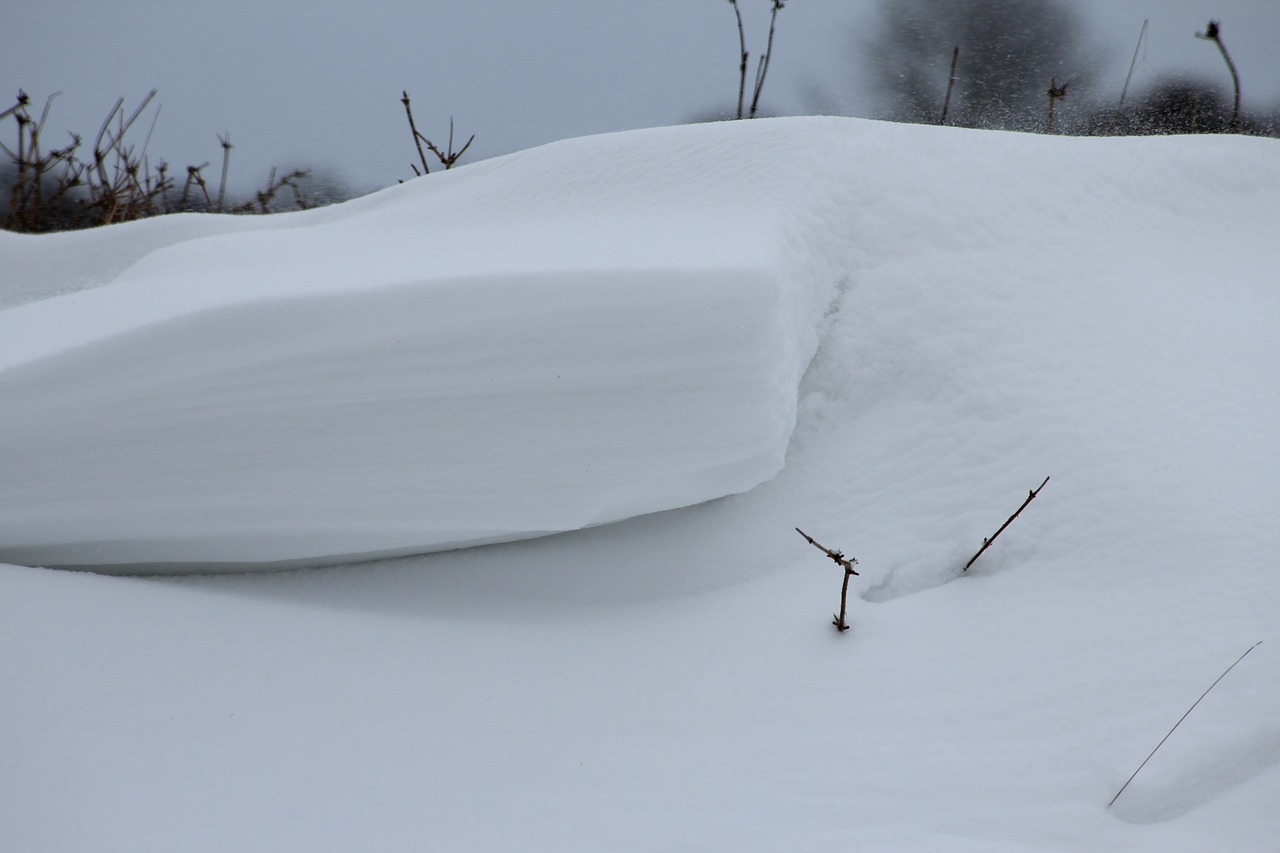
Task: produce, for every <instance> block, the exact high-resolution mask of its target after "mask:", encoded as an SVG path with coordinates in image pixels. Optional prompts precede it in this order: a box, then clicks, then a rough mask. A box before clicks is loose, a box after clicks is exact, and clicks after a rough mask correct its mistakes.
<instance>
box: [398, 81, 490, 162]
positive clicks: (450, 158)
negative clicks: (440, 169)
mask: <svg viewBox="0 0 1280 853" xmlns="http://www.w3.org/2000/svg"><path fill="white" fill-rule="evenodd" d="M400 94H401V95H402V97H401V98H400V103H402V104H404V112H405V115H406V116H408V118H409V132H410V133H411V134H413V144H414V146H415V147H417V149H418V160H419V161H420V162H421V163H422V170H421V171H419V170H418V166H417V164H416V163H410V164H409V168H411V169H413V174H414V175H415V176H416V177H419V178H420V177H422V176H423V175H427V174H430V173H431V168H430V167H429V166H428V165H427V155H426V152H425V151H423V150H422V146H423V145H426V146H427V150H428V151H430V152H431V153H432V154H434V155H435V157H436V159H437V160H439V161H440V165H441V166H444V168H445V169H452V168H453V166H454V164H455V163H457V162H458V160H459V158H461V157H462V155H463V154H466V153H467V149H468V148H470V147H471V143H473V142H475V141H476V135H475V134H474V133H473V134H471V137H470V138H469V139H468V140H467V144H466V145H464V146H462V148H461V150H459V151H454V150H453V116H450V117H449V144H448V147H447V148H446V149H445V150H444V151H441V150H440V149H439V148H438V147H436V146H435V145H434V144H432V142H431V140H430V139H427V138H426V137H425V136H423V135H422V134H421V133H419V132H418V125H417V123H416V122H414V120H413V108H412V107H411V106H410V105H409V93H408V92H407V91H403V90H402V91H401V93H400Z"/></svg>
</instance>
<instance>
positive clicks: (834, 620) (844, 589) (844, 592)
mask: <svg viewBox="0 0 1280 853" xmlns="http://www.w3.org/2000/svg"><path fill="white" fill-rule="evenodd" d="M796 533H799V534H800V535H801V536H803V537H804V538H805V539H806V540H807V541H808V542H809V544H810V545H812V546H813V547H815V548H817V549H818V550H819V551H821V552H822V553H824V554H826V555H827V557H829V558H830V559H831V560H832V561H833V562H835V564H836V565H838V566H839V567H840V568H842V569H844V583H843V584H841V586H840V613H839V614H838V615H837V614H832V616H831V624H832V625H835V626H836V630H837V631H848V630H849V625H848V623H846V622H845V621H844V616H845V611H846V602H847V601H848V598H849V578H850V576H852V575H856V574H857V573H858V572H857V571H855V570H854V568H853V567H854V565H856V564H857V562H858V560H857V558H855V557H846V556H845V555H844V552H843V551H833V550H831V549H830V548H827V547H825V546H823V545H821V544H819V543H818V542H817V541H816V540H815V539H814V538H813V537H812V536H810V535H809V534H808V533H805V532H804V531H803V530H801V529H800V528H799V527H797V528H796Z"/></svg>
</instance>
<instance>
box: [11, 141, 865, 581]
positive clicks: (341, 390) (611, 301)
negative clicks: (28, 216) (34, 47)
mask: <svg viewBox="0 0 1280 853" xmlns="http://www.w3.org/2000/svg"><path fill="white" fill-rule="evenodd" d="M759 127H760V131H761V132H756V133H750V134H737V133H731V132H729V129H728V128H721V129H717V131H716V132H713V133H703V134H700V135H698V136H697V137H689V135H688V133H687V132H684V131H678V130H659V131H650V132H647V133H639V134H629V135H622V136H614V137H606V138H603V139H598V140H592V141H589V142H583V141H576V142H568V143H563V144H560V145H553V146H548V147H546V148H543V149H539V150H536V151H532V152H527V153H524V154H519V155H514V156H510V157H506V158H503V159H501V160H497V161H493V162H489V163H484V164H481V165H479V166H473V167H471V168H468V169H461V170H458V171H456V172H450V173H445V174H440V175H433V176H431V177H429V178H427V179H423V180H418V181H414V182H411V183H410V184H408V185H405V186H401V187H397V188H393V189H389V190H386V191H383V192H381V193H378V194H376V195H374V196H371V197H368V198H364V199H361V200H358V201H355V202H351V203H349V204H346V205H343V206H340V207H336V208H331V209H327V210H323V211H316V212H309V213H304V214H295V215H290V216H278V217H270V218H262V219H255V218H244V217H240V218H235V217H190V216H187V217H172V218H165V219H158V220H150V221H146V222H141V223H135V224H132V225H129V226H127V227H121V228H108V229H102V230H99V231H95V232H89V233H87V234H86V233H81V234H67V235H55V236H42V237H18V236H15V235H4V240H3V242H0V248H3V250H4V252H5V255H6V258H11V259H13V260H12V265H13V267H14V268H15V269H16V270H17V273H18V274H17V276H15V277H13V278H10V279H9V280H7V282H6V288H8V289H11V290H12V295H11V296H10V297H9V302H10V303H11V305H12V304H13V303H18V302H25V304H18V305H16V307H10V308H9V309H8V310H6V311H3V312H0V340H2V341H4V346H3V351H2V352H0V399H3V400H4V401H5V406H4V409H3V414H2V415H0V446H3V448H4V453H3V455H2V456H0V558H3V559H6V560H9V561H12V562H23V563H28V564H45V565H79V566H100V567H109V566H112V565H116V566H120V567H121V568H122V569H123V570H126V571H137V570H146V569H147V568H148V567H150V568H165V567H168V568H174V567H177V565H178V564H195V565H200V566H202V567H205V568H207V567H209V566H210V565H216V564H227V567H229V568H232V569H238V570H242V569H244V568H248V567H249V566H247V565H246V564H251V563H252V564H277V565H278V564H288V563H297V562H300V561H310V562H326V561H327V562H334V561H336V560H339V559H353V558H358V557H368V556H374V555H393V554H405V553H414V552H424V551H431V550H437V549H442V548H450V547H456V546H460V545H469V544H476V543H484V542H494V541H501V540H510V539H518V538H523V537H529V536H537V535H542V534H546V533H550V532H555V531H563V530H572V529H577V528H581V527H586V526H590V525H596V524H601V523H604V522H610V521H616V520H618V519H622V518H628V517H631V516H634V515H638V514H643V513H649V512H654V511H657V510H664V509H671V508H674V507H680V506H687V505H690V504H694V503H699V502H702V501H706V500H709V499H712V498H718V497H722V496H724V495H728V494H733V493H736V492H741V491H745V490H747V489H750V488H752V487H753V486H755V485H757V484H759V483H761V482H763V481H765V480H768V479H769V478H770V477H772V476H773V475H774V474H776V473H777V471H778V470H779V468H780V467H781V465H782V460H783V455H784V453H785V450H786V446H787V441H788V439H789V437H790V435H791V430H792V427H793V425H794V422H795V408H796V388H797V383H798V381H799V379H800V376H801V374H802V372H803V370H804V368H805V366H806V364H807V363H808V361H809V359H810V358H811V356H812V355H813V352H814V350H815V347H816V345H817V335H816V329H817V325H818V318H819V316H820V314H821V312H822V310H823V308H824V307H825V306H826V305H827V304H828V303H830V301H831V299H832V298H833V296H834V292H835V291H834V287H833V273H832V272H831V270H832V269H833V268H834V265H833V264H832V263H831V259H830V258H827V257H825V256H824V251H825V250H827V249H829V248H830V247H832V246H833V245H834V241H832V240H831V239H830V238H829V236H825V235H823V232H824V231H829V230H830V225H835V224H837V223H829V224H828V226H827V227H826V228H822V227H819V228H817V229H816V231H817V233H818V234H819V235H823V236H824V239H819V240H815V239H814V236H815V235H814V232H815V228H814V224H815V223H817V224H819V225H821V223H822V216H823V206H824V203H827V193H825V192H824V190H823V188H824V186H828V185H831V184H832V181H833V178H834V177H835V175H834V174H833V173H831V172H830V171H829V169H825V168H814V164H812V163H808V162H800V161H795V162H790V163H788V162H787V157H786V156H785V146H786V145H788V144H790V140H791V135H792V134H793V133H794V130H789V129H788V128H787V127H786V126H784V125H773V126H770V125H765V124H761V125H760V126H759ZM824 137H825V138H826V140H827V141H826V143H825V144H822V145H819V146H818V147H817V148H815V153H818V154H819V155H821V160H822V161H831V160H832V159H833V158H834V157H835V155H836V154H837V151H838V149H839V148H840V144H833V143H839V135H838V134H832V133H831V132H830V130H827V131H826V132H825V133H824ZM762 147H763V148H764V149H765V150H766V151H767V150H770V149H774V150H775V156H774V157H764V158H762V157H759V156H758V154H752V153H751V152H752V151H753V149H755V150H759V149H760V148H762ZM673 148H679V149H680V150H681V156H680V157H678V158H675V159H670V158H666V157H661V156H660V153H661V152H663V151H667V150H671V149H673ZM837 185H838V184H837ZM802 223H803V225H804V227H801V225H802ZM99 262H100V263H101V267H102V268H101V269H95V268H94V265H95V263H99ZM824 264H825V266H824ZM40 297H43V298H40Z"/></svg>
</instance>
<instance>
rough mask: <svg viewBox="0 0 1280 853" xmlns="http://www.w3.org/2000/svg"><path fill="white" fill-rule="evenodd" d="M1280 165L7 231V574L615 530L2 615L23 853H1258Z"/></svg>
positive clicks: (1272, 601)
mask: <svg viewBox="0 0 1280 853" xmlns="http://www.w3.org/2000/svg"><path fill="white" fill-rule="evenodd" d="M1278 146H1280V143H1278V142H1276V141H1275V140H1264V139H1250V138H1244V137H1216V138H1215V137H1207V136H1200V137H1183V138H1151V139H1078V138H1075V139H1073V138H1061V137H1048V136H1039V135H1027V134H1007V133H991V132H980V131H972V130H964V129H960V128H939V127H921V126H907V125H893V124H884V123H875V122H864V121H857V120H838V119H794V120H791V119H788V120H764V121H754V122H737V123H733V124H730V125H701V126H697V127H687V128H675V129H669V130H659V131H645V132H639V133H634V134H623V135H618V136H607V137H599V138H595V139H586V140H579V141H574V142H568V143H563V144H560V145H555V146H550V147H548V148H544V149H540V150H537V151H532V152H528V153H526V154H521V155H518V156H513V157H509V158H505V159H502V160H497V161H492V162H488V163H482V164H479V165H476V166H469V167H466V168H464V169H461V170H458V171H454V172H449V173H446V174H444V175H438V176H437V175H433V176H431V177H430V178H429V179H427V180H423V181H416V182H413V183H411V184H408V185H406V186H403V187H399V188H396V189H392V190H388V191H386V192H384V193H380V194H378V195H375V196H372V197H369V198H366V199H362V200H359V201H356V202H352V203H350V204H347V205H343V206H340V207H335V208H328V209H324V210H318V211H311V212H307V213H305V214H299V215H290V216H280V217H271V218H268V219H247V218H246V219H222V218H217V219H200V218H198V217H193V218H190V219H177V220H160V221H154V222H143V223H136V224H135V225H131V226H128V227H122V228H119V229H116V228H109V229H103V230H100V231H95V232H88V233H86V234H84V235H63V236H61V237H56V238H48V239H47V240H46V239H45V238H40V239H31V240H29V239H26V238H21V239H19V238H14V237H13V236H12V235H4V234H0V256H2V258H0V259H2V260H3V262H4V263H3V265H0V270H3V271H4V272H5V273H8V272H9V271H11V270H14V269H17V270H20V271H23V272H22V279H21V281H20V282H19V284H20V286H21V290H22V292H23V294H24V295H23V296H21V298H18V297H15V298H14V299H13V300H11V301H10V302H9V304H10V305H16V304H17V302H24V303H25V304H23V305H20V306H18V307H11V308H10V309H8V310H6V311H4V312H0V363H3V365H4V366H3V368H2V369H0V533H2V534H3V543H4V549H3V551H0V560H5V559H9V560H16V559H22V560H24V561H26V562H51V561H52V560H51V558H52V557H54V556H58V557H59V558H60V559H63V560H65V561H70V562H73V563H77V564H86V563H91V562H92V561H93V560H98V561H99V563H100V564H101V563H103V562H105V563H106V564H108V565H111V564H113V563H114V564H115V565H117V566H118V567H119V566H120V565H121V563H122V561H123V563H124V567H125V568H127V569H129V570H135V571H136V570H140V569H144V568H147V567H148V566H149V567H150V568H152V569H155V568H157V566H161V565H164V564H166V563H169V564H172V563H174V562H175V561H176V559H178V558H181V559H192V560H200V561H206V562H223V563H224V564H225V563H227V562H234V561H236V560H242V559H256V560H269V559H300V560H308V561H309V560H316V561H319V560H323V559H333V557H334V555H337V554H339V553H341V552H344V551H355V552H360V553H369V552H371V551H376V550H378V549H399V548H412V549H416V548H419V547H441V546H443V545H447V544H448V543H449V542H450V541H454V542H458V541H474V540H481V539H486V538H497V537H503V538H505V537H509V536H518V535H530V534H532V533H536V532H539V531H541V530H553V529H558V528H567V527H575V526H582V525H588V524H597V525H598V526H595V527H592V528H591V529H586V530H580V531H574V532H569V533H565V534H563V535H557V536H544V537H541V538H539V539H534V540H529V541H523V542H513V543H511V544H505V545H499V546H495V547H484V548H464V549H455V550H449V551H442V552H437V553H428V554H424V555H421V556H411V557H405V558H403V559H398V560H391V561H385V562H379V563H368V562H361V563H359V564H353V565H350V566H337V567H333V568H326V569H322V570H307V571H298V572H270V573H269V572H256V573H251V574H245V575H223V576H217V577H181V578H122V577H103V576H98V575H93V574H86V573H73V572H60V571H42V570H38V569H33V568H23V567H19V566H9V565H0V676H2V677H0V756H3V768H4V772H0V849H3V850H6V851H7V850H10V849H12V850H23V851H25V850H39V851H44V850H59V851H61V850H76V851H78V850H94V851H98V850H105V851H129V853H132V851H134V850H183V851H187V850H192V851H205V850H209V851H219V853H220V852H221V851H224V850H228V849H232V850H241V849H245V850H258V849H281V850H295V849H296V850H307V851H311V850H321V851H325V850H364V849H376V850H420V849H423V848H424V846H425V847H430V848H431V849H442V850H485V851H487V850H506V849H516V850H555V851H561V850H610V851H612V850H637V851H646V853H647V851H652V850H730V849H731V850H735V851H757V850H758V851H775V850H828V849H838V850H875V851H900V850H901V851H905V850H911V851H920V850H927V851H948V853H951V852H952V851H982V853H988V852H989V851H1024V852H1025V853H1044V851H1049V850H1055V851H1058V850H1061V851H1068V850H1070V851H1080V850H1106V851H1134V852H1135V853H1136V851H1193V850H1194V851H1209V850H1212V851H1219V850H1222V851H1254V850H1273V849H1275V847H1276V844H1275V839H1276V838H1280V810H1277V809H1276V808H1275V803H1276V802H1277V801H1280V643H1277V639H1278V638H1276V637H1275V629H1276V624H1277V623H1276V614H1277V612H1280V572H1277V571H1276V570H1275V555H1276V554H1277V553H1278V552H1280V525H1278V524H1277V523H1276V519H1277V518H1280V488H1278V487H1277V483H1280V452H1277V447H1278V446H1280V445H1278V444H1277V436H1280V382H1277V375H1278V374H1277V365H1280V335H1277V329H1280V287H1277V285H1276V282H1277V274H1276V270H1278V269H1280V241H1278V240H1276V239H1275V234H1274V232H1275V227H1276V225H1275V223H1276V222H1277V221H1280V189H1278V188H1280V157H1277V156H1276V155H1277V153H1280V151H1278ZM204 228H207V229H208V230H207V231H204V232H203V233H205V234H207V235H208V236H207V237H206V238H203V239H201V238H200V237H199V233H200V231H201V229H204ZM236 229H239V230H238V231H236ZM233 231H235V232H236V233H232V232H233ZM215 232H217V233H216V234H215ZM85 252H89V254H85ZM99 253H100V254H99ZM99 257H100V258H101V261H102V263H101V265H100V266H99V265H96V264H95V263H94V259H95V258H99ZM39 270H44V271H45V272H44V273H40V272H39ZM11 283H12V282H11V281H10V280H8V279H6V280H5V281H4V282H3V286H4V288H6V289H7V288H8V287H9V285H10V284H11ZM15 292H16V291H15ZM811 353H812V354H813V355H812V357H810V354H811ZM797 401H798V402H797ZM793 420H794V427H793ZM788 435H789V436H790V439H789V441H788V438H787V437H788ZM784 444H785V446H786V455H785V464H784V465H783V467H782V470H781V471H779V472H778V473H777V475H776V476H773V478H772V479H771V480H769V481H768V482H766V483H762V484H761V485H759V486H756V487H755V488H751V489H750V491H749V492H746V493H744V494H740V495H735V496H732V497H729V498H727V499H724V500H716V501H709V502H706V503H702V504H699V505H697V506H690V507H685V508H682V509H678V510H675V511H671V512H658V513H652V514H648V515H644V516H641V517H636V518H632V519H628V520H624V521H620V522H618V523H614V524H598V522H600V521H603V520H605V519H607V518H609V517H621V516H624V515H628V514H633V513H641V512H646V511H647V510H649V509H653V508H656V507H660V506H672V505H675V504H677V503H680V502H682V501H693V500H701V499H703V498H705V497H708V496H713V495H716V494H724V493H726V492H728V491H731V490H738V489H746V488H749V487H750V486H751V484H752V483H754V482H757V481H758V480H760V479H762V478H766V477H769V476H770V474H771V473H772V472H773V471H774V470H776V468H777V466H778V465H779V464H781V463H782V461H783V457H782V452H783V451H782V448H783V446H784ZM1047 475H1052V480H1051V481H1050V482H1049V483H1048V485H1046V486H1045V488H1044V491H1043V492H1042V493H1041V494H1040V496H1039V497H1037V499H1036V500H1035V501H1034V503H1033V504H1031V505H1030V506H1028V507H1027V509H1026V511H1025V512H1023V513H1022V514H1021V515H1020V516H1019V517H1018V519H1017V520H1016V521H1015V522H1013V523H1012V524H1011V525H1010V526H1009V528H1008V530H1006V531H1005V532H1004V533H1002V534H1001V535H1000V537H999V539H998V540H995V541H994V543H993V545H992V546H991V547H990V548H989V549H987V550H986V551H985V552H984V553H983V555H982V557H981V559H980V560H978V561H977V562H976V563H974V564H973V566H972V567H971V568H970V569H969V570H968V571H967V572H965V571H963V570H962V569H963V566H964V565H965V562H966V560H967V559H968V558H969V557H971V556H972V555H973V554H974V552H975V551H977V550H978V548H979V547H980V546H981V544H982V539H983V537H987V536H991V535H992V533H993V532H994V531H995V530H996V529H997V527H998V526H999V525H1000V524H1001V523H1002V522H1003V521H1004V520H1005V519H1006V518H1008V516H1009V514H1010V513H1011V512H1012V511H1013V510H1014V509H1015V508H1016V507H1017V506H1018V505H1019V503H1021V502H1022V501H1023V500H1024V499H1025V498H1026V495H1027V492H1028V490H1029V489H1031V488H1034V487H1035V486H1036V485H1037V484H1038V483H1040V482H1041V481H1042V480H1043V479H1044V477H1045V476H1047ZM797 526H798V527H800V528H801V529H803V530H805V531H806V532H807V533H809V534H811V535H813V536H814V537H815V538H816V539H817V540H819V541H820V542H822V543H823V544H824V545H826V546H828V547H831V548H840V549H842V550H844V551H845V553H846V554H849V555H852V556H855V557H857V559H858V560H859V564H858V570H859V571H860V572H861V574H860V575H858V576H857V577H855V578H853V579H852V580H851V583H850V588H849V595H848V600H847V604H848V614H847V617H848V618H847V621H848V623H849V624H850V625H851V626H852V628H851V630H849V631H847V632H844V633H840V634H837V632H836V631H835V630H834V628H833V627H832V625H831V619H832V615H833V614H834V613H835V612H836V610H837V608H838V607H839V595H840V587H841V580H842V574H843V573H842V572H841V571H840V570H839V569H838V568H836V567H835V566H834V565H833V564H832V563H831V562H830V561H829V560H827V559H826V558H825V557H823V555H821V554H820V553H819V552H817V551H816V550H814V549H813V548H812V546H810V545H809V544H808V543H807V542H805V541H804V540H802V539H801V538H800V537H799V536H798V535H797V534H796V533H795V530H794V528H795V527H797ZM433 541H434V542H436V543H437V544H436V545H434V546H432V545H429V543H431V542H433ZM298 554H303V555H305V556H301V557H297V556H292V555H298ZM126 557H128V558H129V559H128V560H126V559H125V558H126ZM148 560H153V561H154V562H152V563H147V562H145V561H148ZM185 565H186V566H187V567H190V565H191V564H185ZM1259 640H1263V641H1264V643H1263V644H1262V645H1261V646H1258V647H1257V649H1256V651H1254V652H1253V653H1251V654H1250V655H1249V657H1248V658H1247V659H1245V660H1243V661H1241V663H1240V665H1239V666H1238V667H1236V668H1235V669H1234V670H1233V671H1232V672H1231V673H1230V674H1229V675H1227V676H1226V677H1225V678H1223V679H1222V681H1221V683H1220V684H1218V685H1217V686H1216V687H1214V688H1213V690H1212V692H1211V693H1210V694H1208V695H1207V696H1205V698H1204V701H1202V702H1200V703H1199V704H1198V705H1197V707H1196V708H1195V709H1194V711H1193V712H1192V713H1191V714H1190V715H1189V716H1188V717H1187V718H1186V719H1185V721H1184V722H1183V723H1182V724H1180V727H1179V728H1178V730H1177V731H1176V732H1175V733H1174V734H1173V735H1172V736H1171V737H1169V738H1168V740H1167V742H1165V743H1164V745H1163V746H1161V747H1160V749H1159V751H1158V753H1156V754H1155V756H1154V757H1153V758H1152V759H1151V761H1150V762H1149V763H1148V764H1146V765H1145V766H1144V767H1143V769H1142V771H1141V773H1139V774H1138V775H1137V777H1136V778H1134V780H1133V783H1132V784H1131V785H1130V786H1129V787H1128V788H1127V789H1126V790H1125V792H1124V794H1123V795H1122V796H1121V797H1120V798H1119V800H1117V801H1116V802H1115V803H1114V805H1113V806H1111V807H1110V808H1108V807H1107V803H1108V801H1110V800H1111V799H1112V798H1113V797H1114V795H1115V794H1116V792H1117V791H1118V790H1119V789H1120V787H1121V785H1123V784H1125V780H1126V778H1128V777H1129V776H1130V774H1132V773H1133V772H1134V770H1135V769H1136V768H1137V767H1138V766H1139V765H1140V763H1141V762H1142V761H1143V760H1144V758H1146V756H1147V755H1148V754H1149V753H1150V750H1151V749H1152V747H1154V746H1155V745H1156V744H1157V743H1158V742H1159V741H1160V738H1161V737H1162V736H1163V735H1164V734H1165V733H1166V732H1167V731H1169V727H1170V726H1171V725H1172V724H1173V723H1174V722H1175V721H1176V720H1178V718H1179V716H1180V715H1182V714H1183V713H1184V712H1185V711H1186V710H1187V708H1188V706H1189V705H1190V704H1191V702H1192V701H1194V700H1195V699H1196V697H1197V696H1200V695H1201V694H1202V693H1203V691H1204V690H1205V688H1206V687H1209V686H1210V684H1211V683H1213V680H1214V679H1215V678H1216V677H1217V676H1218V675H1220V674H1221V673H1222V672H1223V670H1224V668H1225V667H1226V666H1227V665H1228V664H1230V663H1231V661H1233V660H1235V659H1236V658H1238V656H1239V655H1240V654H1241V652H1243V651H1244V650H1245V649H1246V648H1249V647H1250V646H1252V645H1253V644H1255V643H1257V642H1258V641H1259ZM353 781H354V782H355V784H353ZM299 815H303V816H305V818H304V819H301V820H300V819H299ZM228 816H232V818H233V819H228ZM424 839H426V840H425V841H424Z"/></svg>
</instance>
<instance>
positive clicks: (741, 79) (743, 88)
mask: <svg viewBox="0 0 1280 853" xmlns="http://www.w3.org/2000/svg"><path fill="white" fill-rule="evenodd" d="M729 5H730V6H732V7H733V14H734V16H735V17H736V18H737V19H738V50H739V53H740V54H741V56H742V62H741V63H740V64H739V65H738V118H742V110H743V104H744V102H745V99H746V94H747V59H748V58H749V57H750V54H748V53H747V34H746V32H745V31H744V30H743V29H742V10H741V9H739V8H738V0H729Z"/></svg>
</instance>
